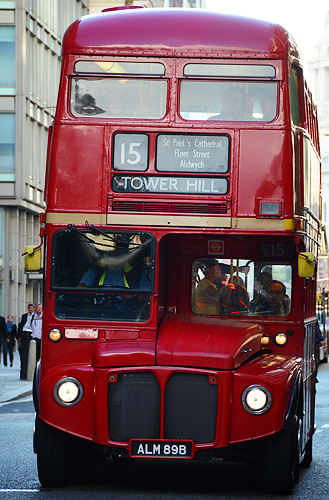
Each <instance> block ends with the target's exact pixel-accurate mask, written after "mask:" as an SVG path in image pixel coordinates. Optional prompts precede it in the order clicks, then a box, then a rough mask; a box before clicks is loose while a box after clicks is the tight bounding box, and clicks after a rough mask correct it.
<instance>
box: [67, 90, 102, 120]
mask: <svg viewBox="0 0 329 500" xmlns="http://www.w3.org/2000/svg"><path fill="white" fill-rule="evenodd" d="M74 111H75V112H76V113H79V114H80V115H99V114H101V113H105V111H104V109H101V108H99V107H98V106H96V101H95V98H94V97H93V96H92V95H90V94H84V95H83V96H82V97H81V98H80V99H77V100H76V102H75V105H74Z"/></svg>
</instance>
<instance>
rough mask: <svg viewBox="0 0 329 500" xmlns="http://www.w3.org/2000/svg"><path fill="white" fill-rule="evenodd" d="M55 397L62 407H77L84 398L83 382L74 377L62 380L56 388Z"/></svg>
mask: <svg viewBox="0 0 329 500" xmlns="http://www.w3.org/2000/svg"><path fill="white" fill-rule="evenodd" d="M54 397H55V400H56V401H57V403H58V404H59V405H61V406H65V407H70V406H75V405H77V404H78V403H79V402H80V401H81V399H82V397H83V387H82V384H81V382H79V380H77V379H76V378H74V377H63V378H61V379H60V380H59V381H58V382H57V383H56V385H55V387H54Z"/></svg>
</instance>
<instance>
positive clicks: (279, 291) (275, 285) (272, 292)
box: [267, 280, 290, 316]
mask: <svg viewBox="0 0 329 500" xmlns="http://www.w3.org/2000/svg"><path fill="white" fill-rule="evenodd" d="M267 294H268V296H269V297H270V300H271V312H270V314H274V315H275V316H286V315H287V314H288V313H289V311H290V299H289V297H288V296H287V294H286V287H285V285H284V284H283V283H282V282H281V281H277V280H273V281H272V282H271V283H270V285H269V286H268V288H267Z"/></svg>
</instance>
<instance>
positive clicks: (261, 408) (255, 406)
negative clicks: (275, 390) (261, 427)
mask: <svg viewBox="0 0 329 500" xmlns="http://www.w3.org/2000/svg"><path fill="white" fill-rule="evenodd" d="M271 404H272V398H271V394H270V391H269V390H268V389H266V387H264V386H262V385H258V384H254V385H250V386H249V387H247V388H246V389H245V390H244V391H243V394H242V406H243V408H244V409H245V410H246V411H247V412H248V413H250V414H251V415H263V414H264V413H266V412H267V411H268V410H269V409H270V406H271Z"/></svg>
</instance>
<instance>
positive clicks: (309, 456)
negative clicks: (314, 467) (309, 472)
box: [300, 436, 313, 467]
mask: <svg viewBox="0 0 329 500" xmlns="http://www.w3.org/2000/svg"><path fill="white" fill-rule="evenodd" d="M312 460H313V436H311V437H310V439H309V440H308V441H307V444H306V446H305V454H304V458H303V460H302V461H301V463H300V465H301V467H310V465H311V463H312Z"/></svg>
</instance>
